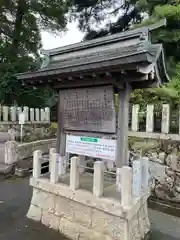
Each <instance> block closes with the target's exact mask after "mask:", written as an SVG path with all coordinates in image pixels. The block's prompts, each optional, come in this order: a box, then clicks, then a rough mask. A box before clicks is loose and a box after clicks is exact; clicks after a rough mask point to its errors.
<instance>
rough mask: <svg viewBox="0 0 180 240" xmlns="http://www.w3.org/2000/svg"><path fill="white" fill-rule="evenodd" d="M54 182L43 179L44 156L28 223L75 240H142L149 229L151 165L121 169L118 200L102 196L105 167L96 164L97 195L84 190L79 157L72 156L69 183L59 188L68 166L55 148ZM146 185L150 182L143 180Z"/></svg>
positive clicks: (37, 158)
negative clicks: (31, 222) (34, 223)
mask: <svg viewBox="0 0 180 240" xmlns="http://www.w3.org/2000/svg"><path fill="white" fill-rule="evenodd" d="M50 152H51V154H50V158H49V161H50V167H49V169H50V170H49V178H47V177H46V176H45V175H44V176H42V175H41V159H42V152H41V151H40V150H37V151H35V152H34V157H33V177H32V178H31V180H30V184H31V186H32V187H33V196H32V200H31V205H30V208H29V211H28V214H27V217H28V218H31V219H33V220H35V221H41V222H42V223H43V224H45V225H46V226H48V227H50V228H53V229H55V230H59V231H60V233H62V234H64V235H65V236H67V237H69V238H70V239H81V238H82V239H89V236H91V237H92V238H91V239H94V240H96V239H97V240H99V239H106V238H108V239H112V240H115V239H117V238H118V239H122V240H123V239H124V240H132V239H137V240H141V239H144V237H145V236H146V235H147V233H148V232H149V229H150V224H149V219H148V214H147V196H148V185H147V182H148V181H147V180H148V160H147V159H142V160H141V161H134V163H133V169H132V168H130V167H127V166H125V167H122V168H120V169H118V170H117V173H116V184H117V185H120V188H119V190H120V192H121V194H119V198H118V199H114V198H113V197H111V198H108V197H103V193H104V163H103V162H99V161H97V162H95V164H94V171H93V172H94V173H93V183H92V192H90V191H87V190H83V189H82V188H81V187H80V178H81V171H80V169H81V168H82V166H80V158H79V157H72V158H71V164H70V173H69V179H70V180H69V184H65V183H60V181H59V179H60V178H61V177H63V176H66V170H65V168H64V164H65V163H64V161H62V159H60V156H59V155H58V154H57V153H55V149H51V151H50ZM144 180H145V181H144Z"/></svg>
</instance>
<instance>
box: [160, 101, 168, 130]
mask: <svg viewBox="0 0 180 240" xmlns="http://www.w3.org/2000/svg"><path fill="white" fill-rule="evenodd" d="M169 124H170V105H169V104H163V108H162V121H161V132H162V133H169Z"/></svg>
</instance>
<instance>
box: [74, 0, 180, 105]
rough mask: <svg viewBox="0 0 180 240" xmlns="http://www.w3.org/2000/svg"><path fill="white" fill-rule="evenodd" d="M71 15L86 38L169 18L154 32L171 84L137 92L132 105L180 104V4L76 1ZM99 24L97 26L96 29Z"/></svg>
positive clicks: (142, 0) (175, 0) (174, 0)
mask: <svg viewBox="0 0 180 240" xmlns="http://www.w3.org/2000/svg"><path fill="white" fill-rule="evenodd" d="M72 5H73V7H72V12H73V13H74V15H73V16H74V17H75V18H76V19H78V21H79V28H80V29H81V30H83V31H85V32H86V36H85V39H92V38H98V37H102V36H105V35H108V34H113V33H117V32H122V31H124V30H127V29H129V28H136V27H140V26H147V25H150V24H152V23H155V22H157V21H159V19H161V18H166V19H167V27H166V28H163V29H158V30H156V31H154V32H153V33H152V41H153V42H154V43H156V42H158V43H163V46H164V50H165V55H166V59H167V70H168V73H169V75H170V77H171V79H172V82H170V83H169V84H167V85H166V86H163V87H161V88H159V89H145V90H135V91H134V92H133V93H132V97H131V101H132V102H133V103H141V104H143V105H144V104H147V103H162V102H168V103H171V104H178V103H180V30H179V29H180V28H179V27H180V1H179V0H167V1H164V0H157V1H148V0H129V1H125V3H124V4H123V5H122V4H121V1H116V0H102V1H98V0H74V1H73V4H72ZM97 25H98V27H97Z"/></svg>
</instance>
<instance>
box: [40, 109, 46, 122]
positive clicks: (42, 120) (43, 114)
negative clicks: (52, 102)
mask: <svg viewBox="0 0 180 240" xmlns="http://www.w3.org/2000/svg"><path fill="white" fill-rule="evenodd" d="M40 111H41V122H44V120H45V112H44V109H43V108H41V110H40Z"/></svg>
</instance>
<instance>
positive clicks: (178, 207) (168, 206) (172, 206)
mask: <svg viewBox="0 0 180 240" xmlns="http://www.w3.org/2000/svg"><path fill="white" fill-rule="evenodd" d="M148 208H150V209H152V210H156V211H158V212H163V213H166V214H168V215H171V216H174V217H180V204H178V203H170V202H165V201H162V200H159V199H156V198H153V197H150V198H149V199H148Z"/></svg>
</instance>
